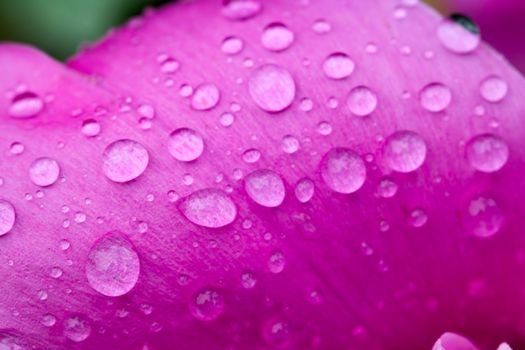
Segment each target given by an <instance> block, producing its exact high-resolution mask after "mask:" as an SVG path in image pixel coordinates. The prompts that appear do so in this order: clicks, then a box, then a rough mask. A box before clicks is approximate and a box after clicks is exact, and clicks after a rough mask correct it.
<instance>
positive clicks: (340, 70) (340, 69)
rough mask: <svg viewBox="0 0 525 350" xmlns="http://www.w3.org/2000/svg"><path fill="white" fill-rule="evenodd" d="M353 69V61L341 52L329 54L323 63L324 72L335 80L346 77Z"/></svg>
mask: <svg viewBox="0 0 525 350" xmlns="http://www.w3.org/2000/svg"><path fill="white" fill-rule="evenodd" d="M354 70H355V63H354V61H353V60H352V59H351V58H350V57H348V55H347V54H345V53H342V52H338V53H333V54H331V55H330V56H328V57H327V58H326V59H325V61H324V63H323V71H324V74H325V75H326V76H327V77H328V78H331V79H335V80H340V79H345V78H348V77H349V76H350V75H351V74H352V73H353V72H354Z"/></svg>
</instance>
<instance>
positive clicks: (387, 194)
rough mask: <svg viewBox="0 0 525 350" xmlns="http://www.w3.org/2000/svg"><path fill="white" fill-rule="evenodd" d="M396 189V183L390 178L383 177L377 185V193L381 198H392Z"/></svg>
mask: <svg viewBox="0 0 525 350" xmlns="http://www.w3.org/2000/svg"><path fill="white" fill-rule="evenodd" d="M397 190H398V186H397V184H396V183H395V182H394V180H392V179H390V178H383V179H381V181H380V182H379V185H378V186H377V194H378V195H379V196H380V197H383V198H392V197H394V196H395V195H396V193H397Z"/></svg>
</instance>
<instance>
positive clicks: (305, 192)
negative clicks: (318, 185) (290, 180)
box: [295, 177, 315, 203]
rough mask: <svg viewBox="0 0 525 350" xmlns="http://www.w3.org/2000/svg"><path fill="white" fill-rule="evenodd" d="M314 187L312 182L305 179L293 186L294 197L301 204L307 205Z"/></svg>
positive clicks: (312, 194)
mask: <svg viewBox="0 0 525 350" xmlns="http://www.w3.org/2000/svg"><path fill="white" fill-rule="evenodd" d="M314 192H315V185H314V182H313V181H312V180H311V179H309V178H307V177H305V178H302V179H301V180H299V182H297V185H295V197H296V198H297V200H298V201H299V202H301V203H308V202H309V201H310V200H311V199H312V197H313V196H314Z"/></svg>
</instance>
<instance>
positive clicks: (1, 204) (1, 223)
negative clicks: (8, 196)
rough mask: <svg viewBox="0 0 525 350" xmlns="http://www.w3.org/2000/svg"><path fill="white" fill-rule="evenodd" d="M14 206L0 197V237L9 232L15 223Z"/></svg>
mask: <svg viewBox="0 0 525 350" xmlns="http://www.w3.org/2000/svg"><path fill="white" fill-rule="evenodd" d="M15 220H16V214H15V208H14V207H13V205H12V204H11V203H9V202H8V201H5V200H3V199H0V237H1V236H3V235H5V234H6V233H9V232H10V231H11V230H12V229H13V226H14V225H15Z"/></svg>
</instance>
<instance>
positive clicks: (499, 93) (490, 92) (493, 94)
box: [479, 76, 509, 103]
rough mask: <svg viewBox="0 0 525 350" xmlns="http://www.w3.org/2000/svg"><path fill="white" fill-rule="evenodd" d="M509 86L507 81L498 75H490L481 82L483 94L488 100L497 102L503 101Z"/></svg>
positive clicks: (480, 89) (480, 88) (480, 87)
mask: <svg viewBox="0 0 525 350" xmlns="http://www.w3.org/2000/svg"><path fill="white" fill-rule="evenodd" d="M508 90H509V87H508V85H507V83H506V82H505V81H504V80H503V79H501V78H500V77H497V76H490V77H488V78H486V79H485V80H483V81H482V82H481V85H480V86H479V91H480V93H481V96H482V97H483V98H484V99H485V100H486V101H488V102H492V103H496V102H500V101H502V100H503V99H504V98H505V96H507V92H508Z"/></svg>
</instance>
